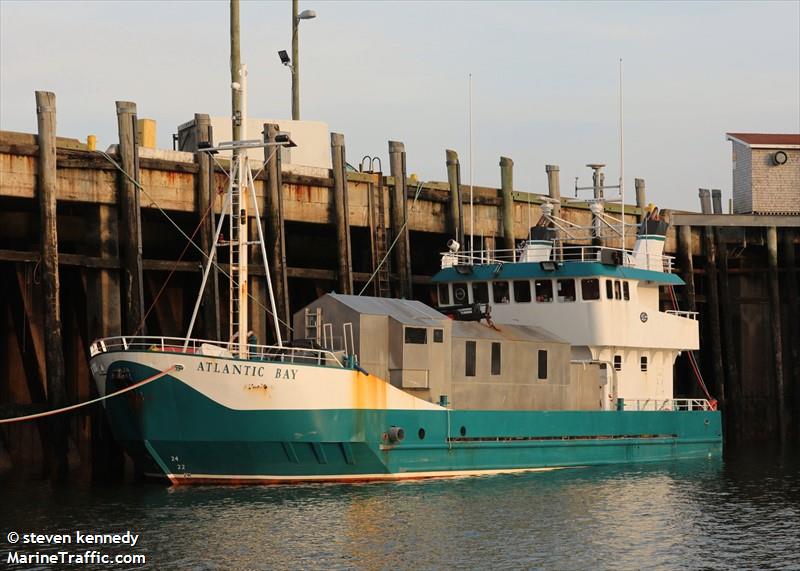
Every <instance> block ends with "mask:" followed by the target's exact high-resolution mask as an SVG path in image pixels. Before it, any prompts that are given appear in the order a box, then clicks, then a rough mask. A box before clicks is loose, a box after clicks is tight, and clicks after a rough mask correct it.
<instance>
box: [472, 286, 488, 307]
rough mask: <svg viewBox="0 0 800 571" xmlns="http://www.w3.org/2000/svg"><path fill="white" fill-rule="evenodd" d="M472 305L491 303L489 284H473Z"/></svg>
mask: <svg viewBox="0 0 800 571" xmlns="http://www.w3.org/2000/svg"><path fill="white" fill-rule="evenodd" d="M472 303H489V284H488V283H486V282H472Z"/></svg>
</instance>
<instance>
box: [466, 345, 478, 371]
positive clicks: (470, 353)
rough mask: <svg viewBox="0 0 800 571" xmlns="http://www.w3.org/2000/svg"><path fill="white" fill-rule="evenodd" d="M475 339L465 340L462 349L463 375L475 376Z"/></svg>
mask: <svg viewBox="0 0 800 571" xmlns="http://www.w3.org/2000/svg"><path fill="white" fill-rule="evenodd" d="M475 353H476V350H475V341H467V342H466V346H465V351H464V361H465V362H464V376H466V377H474V376H475Z"/></svg>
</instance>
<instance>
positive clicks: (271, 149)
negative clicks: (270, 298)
mask: <svg viewBox="0 0 800 571" xmlns="http://www.w3.org/2000/svg"><path fill="white" fill-rule="evenodd" d="M279 130H280V129H279V127H278V125H276V124H274V123H266V124H264V140H265V141H266V142H268V143H275V137H276V136H277V135H278V133H279ZM342 153H344V141H343V142H342ZM264 161H265V162H266V166H265V167H264V170H265V171H266V176H267V179H266V192H265V193H264V194H265V195H266V198H267V200H266V202H267V207H266V208H265V210H266V217H267V220H266V226H267V241H268V244H269V246H267V255H268V259H269V265H270V273H271V274H272V276H271V277H272V288H273V292H274V295H275V305H276V306H277V310H278V319H279V323H280V327H281V337H282V338H283V339H289V338H290V337H291V332H290V331H289V325H288V324H289V322H290V321H291V315H290V313H289V281H288V276H287V272H286V224H285V221H284V216H283V180H282V175H281V148H280V147H277V146H267V147H264ZM270 246H271V247H270ZM351 279H352V278H351Z"/></svg>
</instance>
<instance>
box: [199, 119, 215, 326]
mask: <svg viewBox="0 0 800 571" xmlns="http://www.w3.org/2000/svg"><path fill="white" fill-rule="evenodd" d="M194 122H195V140H196V141H197V145H198V147H200V146H203V145H212V144H213V140H212V134H211V119H210V118H209V116H208V115H206V114H202V113H196V114H195V116H194ZM194 156H195V163H197V168H198V171H197V177H196V178H195V186H196V188H197V215H198V218H199V220H200V221H201V222H200V248H201V249H202V250H203V252H204V253H205V254H206V255H207V256H208V255H210V254H211V248H212V246H213V244H212V242H213V241H214V232H215V230H216V228H215V227H214V218H215V217H214V216H213V212H212V210H213V208H214V207H213V206H212V205H214V204H215V202H216V200H215V199H216V196H217V192H216V190H217V189H216V184H215V181H214V167H213V161H212V159H211V156H210V155H209V154H208V153H205V152H200V151H195V154H194ZM204 261H205V260H203V262H204ZM210 278H211V279H210V280H209V282H210V283H209V284H208V285H207V286H206V288H205V290H204V291H203V327H204V331H205V338H206V339H215V340H219V339H220V337H221V331H220V323H219V275H218V270H217V267H216V266H213V267H212V268H211V276H210Z"/></svg>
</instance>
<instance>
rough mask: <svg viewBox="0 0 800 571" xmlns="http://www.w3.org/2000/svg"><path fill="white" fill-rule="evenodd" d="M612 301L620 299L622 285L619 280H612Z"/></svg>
mask: <svg viewBox="0 0 800 571" xmlns="http://www.w3.org/2000/svg"><path fill="white" fill-rule="evenodd" d="M614 299H622V284H621V283H620V281H619V280H614Z"/></svg>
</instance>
